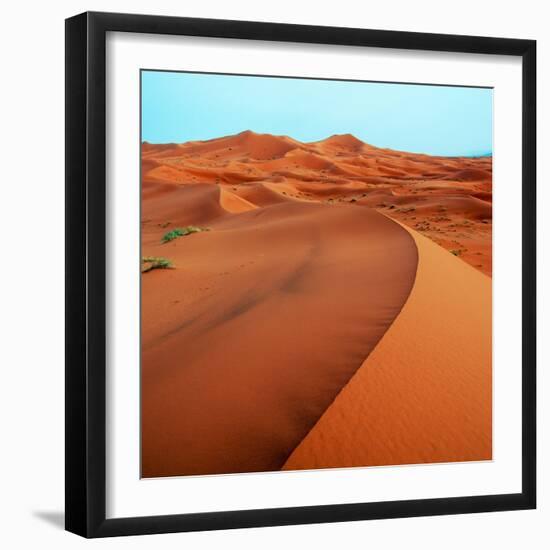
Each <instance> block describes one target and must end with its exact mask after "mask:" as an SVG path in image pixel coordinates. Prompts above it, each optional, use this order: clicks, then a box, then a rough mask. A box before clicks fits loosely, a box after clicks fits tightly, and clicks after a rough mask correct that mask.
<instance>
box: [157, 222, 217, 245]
mask: <svg viewBox="0 0 550 550" xmlns="http://www.w3.org/2000/svg"><path fill="white" fill-rule="evenodd" d="M201 231H210V229H208V228H207V227H197V226H196V225H188V226H187V227H176V228H175V229H172V231H168V233H165V234H164V235H163V237H162V242H163V243H169V242H170V241H173V240H174V239H177V238H178V237H185V235H190V234H191V233H200V232H201Z"/></svg>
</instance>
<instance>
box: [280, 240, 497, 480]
mask: <svg viewBox="0 0 550 550" xmlns="http://www.w3.org/2000/svg"><path fill="white" fill-rule="evenodd" d="M411 233H412V235H413V237H414V239H415V242H416V244H417V247H418V271H417V276H416V280H415V283H414V286H413V289H412V291H411V293H410V295H409V298H408V300H407V302H406V303H405V305H404V307H403V309H402V311H401V313H400V314H399V316H398V317H397V319H396V320H395V321H394V323H393V324H392V326H391V327H390V328H389V330H388V331H387V332H386V334H385V335H384V336H383V337H382V339H381V341H380V342H379V343H378V345H377V346H376V348H375V349H374V351H373V352H372V353H371V354H370V355H369V357H368V358H367V359H366V361H365V362H364V363H363V365H362V366H361V368H360V369H359V370H358V371H357V372H356V374H355V375H354V377H353V378H352V379H351V381H350V382H349V383H348V384H347V385H346V387H345V388H344V389H343V390H342V392H341V393H340V394H339V395H338V397H337V398H336V399H335V400H334V402H333V403H332V404H331V405H330V407H328V409H327V410H326V412H325V413H324V414H323V416H322V417H321V419H320V420H319V422H318V423H317V424H316V425H315V427H314V428H313V429H312V430H311V431H310V432H309V434H308V435H307V437H306V438H305V439H304V440H303V441H302V442H301V443H300V445H299V446H298V447H297V448H296V449H295V450H294V452H293V453H292V455H291V456H290V458H289V459H288V460H287V462H286V463H285V466H284V469H288V470H299V469H310V468H334V467H349V466H377V465H391V464H417V463H424V462H454V461H468V460H490V459H491V457H492V438H491V433H492V430H491V414H492V412H491V411H492V370H491V313H492V310H491V280H490V278H489V277H487V276H485V275H483V274H481V273H479V272H477V271H475V270H474V269H473V268H471V267H470V266H467V265H465V264H464V263H462V262H460V261H458V260H457V259H456V258H453V257H452V256H451V255H449V254H447V253H446V252H445V251H444V250H442V249H441V248H439V247H438V246H436V245H435V244H433V243H432V242H431V241H429V240H428V239H426V238H425V237H423V236H422V235H419V234H418V233H416V232H414V231H411Z"/></svg>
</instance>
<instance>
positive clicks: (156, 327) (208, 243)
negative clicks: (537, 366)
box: [141, 132, 492, 477]
mask: <svg viewBox="0 0 550 550" xmlns="http://www.w3.org/2000/svg"><path fill="white" fill-rule="evenodd" d="M491 197H492V175H491V159H490V158H477V159H470V158H443V157H429V156H426V155H414V154H409V153H401V152H396V151H390V150H385V149H378V148H376V147H372V146H370V145H367V144H365V143H363V142H361V141H360V140H358V139H357V138H355V137H354V136H351V135H341V136H332V137H331V138H328V139H326V140H323V141H320V142H316V143H300V142H298V141H296V140H293V139H291V138H289V137H285V136H283V137H280V136H271V135H258V134H254V133H253V132H243V133H241V134H238V135H236V136H228V137H224V138H220V139H215V140H210V141H206V142H191V143H186V144H165V145H151V144H147V143H144V144H143V146H142V256H151V257H155V258H156V257H161V258H167V259H168V260H170V262H171V263H172V267H173V268H172V269H155V270H151V271H148V272H147V273H144V274H143V275H142V319H141V331H142V354H141V358H142V365H141V381H142V390H141V391H142V394H141V422H142V475H143V476H144V477H159V476H177V475H196V474H221V473H237V472H255V471H273V470H279V469H304V468H306V469H309V468H317V467H334V466H337V467H343V466H365V465H379V464H404V463H413V462H442V461H453V460H481V459H487V458H490V453H491V437H490V431H491V418H490V406H491V383H490V373H491V365H490V360H491V352H490V338H491V336H490V315H491V313H490V295H491V294H490V286H491V285H490V279H489V278H488V277H486V274H489V275H490V272H491V218H492V205H491ZM392 218H393V219H392ZM396 222H399V223H396ZM186 226H196V227H198V228H199V230H200V229H208V231H199V232H195V233H192V234H189V235H186V236H181V237H179V238H176V239H174V240H171V241H170V242H168V243H165V244H162V238H163V235H164V234H165V233H167V232H169V231H171V230H174V229H175V228H183V227H186ZM422 234H423V235H424V236H425V237H427V238H428V239H429V240H428V239H424V237H422V236H421V235H422ZM426 242H427V243H429V245H430V246H425V243H426ZM434 242H435V243H437V245H439V246H437V245H436V244H434ZM430 247H431V248H430ZM434 250H435V252H434ZM449 251H450V252H452V254H450V253H449ZM419 254H420V256H419ZM464 262H466V263H464ZM467 264H470V265H467ZM437 265H441V266H443V267H442V269H440V270H439V271H438V270H437V269H430V268H429V267H430V266H432V267H433V266H437ZM427 266H428V267H427ZM417 267H418V275H417ZM439 276H441V278H442V280H435V279H434V278H437V277H439ZM418 277H421V278H422V280H421V281H419V280H418ZM461 281H462V282H464V281H468V285H470V287H471V288H472V289H474V290H473V294H471V295H469V294H468V288H470V287H464V285H463V286H462V287H461V288H462V290H463V291H464V295H463V296H462V298H461V297H460V296H461V295H460V293H457V291H456V284H455V283H457V282H461ZM431 288H434V289H437V292H439V293H440V296H439V298H437V299H435V301H434V298H433V297H431V296H430V293H431V291H430V289H431ZM445 296H453V297H457V300H454V298H453V300H451V301H450V302H449V304H447V306H448V307H450V308H452V307H455V306H456V307H455V309H453V315H454V317H453V327H455V325H456V327H458V328H459V329H460V330H459V332H457V333H456V334H457V335H458V336H459V341H460V345H458V347H457V345H456V341H455V340H456V339H455V338H454V336H453V334H454V333H453V334H451V332H453V331H454V330H455V329H454V328H453V329H451V328H449V330H446V328H445V327H446V321H445V310H444V309H440V310H438V307H439V306H438V304H439V303H443V301H444V297H445ZM442 300H443V301H442ZM487 300H488V301H487ZM453 304H454V305H453ZM447 306H446V307H447ZM478 306H479V307H480V308H482V309H483V312H481V313H480V312H479V311H476V307H478ZM472 316H473V317H472ZM480 319H481V321H480V322H479V323H478V321H479V320H480ZM480 323H481V324H480ZM456 327H455V328H456ZM460 327H461V328H460ZM438 330H439V331H440V332H439V333H438V332H437V331H438ZM455 332H456V331H455ZM434 334H435V336H434ZM445 339H446V340H445ZM439 340H441V341H446V342H448V343H449V345H450V346H451V347H452V353H451V356H450V358H448V357H447V350H446V349H445V346H443V347H442V346H441V345H440V344H439V343H438V342H439ZM401 343H402V344H403V345H401ZM390 344H391V345H390ZM480 346H481V347H480ZM480 349H481V350H482V352H480V351H479V350H480ZM430 350H431V351H430ZM434 350H435V352H434ZM480 353H481V355H480ZM461 357H462V358H464V364H462V363H461ZM371 358H372V359H371ZM448 359H449V361H447V360H448ZM441 362H443V363H445V362H448V363H449V365H454V367H452V368H451V367H449V370H446V371H442V370H441V369H439V368H438V365H439V364H440V363H441ZM371 367H372V368H374V369H376V373H374V371H372V372H370V369H371ZM456 388H459V389H460V392H461V395H460V396H458V397H457V393H456ZM409 390H410V392H409ZM419 403H429V404H430V408H429V410H430V413H429V415H428V416H426V411H427V410H428V408H427V407H422V406H421V407H418V404H419ZM472 403H473V406H472ZM401 405H402V406H401ZM404 427H405V428H404ZM404 429H405V431H403V430H404ZM407 434H408V435H407Z"/></svg>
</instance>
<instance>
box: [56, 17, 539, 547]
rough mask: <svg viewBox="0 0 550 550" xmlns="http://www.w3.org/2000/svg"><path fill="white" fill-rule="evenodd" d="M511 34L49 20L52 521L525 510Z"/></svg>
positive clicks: (530, 142)
mask: <svg viewBox="0 0 550 550" xmlns="http://www.w3.org/2000/svg"><path fill="white" fill-rule="evenodd" d="M535 56H536V45H535V42H534V41H531V40H515V39H514V40H512V39H505V38H486V37H472V36H449V35H435V34H419V33H410V32H396V31H379V30H364V29H350V28H331V27H313V26H302V25H287V24H271V23H253V22H244V21H221V20H206V19H188V18H176V17H156V16H144V15H124V14H111V13H85V14H81V15H78V16H75V17H73V18H70V19H68V20H67V21H66V197H67V202H66V204H67V208H66V249H67V263H66V266H67V286H66V304H67V315H66V321H67V322H66V326H67V329H66V346H67V347H66V352H67V353H66V358H67V359H66V528H67V529H68V530H69V531H72V532H74V533H77V534H79V535H82V536H85V537H106V536H115V535H130V534H152V533H164V532H175V531H195V530H211V529H230V528H243V527H259V526H272V525H288V524H298V523H318V522H337V521H354V520H366V519H380V518H400V517H410V516H424V515H438V514H457V513H473V512H489V511H500V510H520V509H529V508H534V507H535V470H536V468H535V456H536V452H535V395H536V394H535V360H536V351H535V347H536V346H535V225H536V224H535V150H536V147H535V137H536V132H535V65H536V63H535Z"/></svg>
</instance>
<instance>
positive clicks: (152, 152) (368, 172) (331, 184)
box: [142, 131, 492, 275]
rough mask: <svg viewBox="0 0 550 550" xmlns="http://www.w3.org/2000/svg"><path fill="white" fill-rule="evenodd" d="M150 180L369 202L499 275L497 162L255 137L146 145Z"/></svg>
mask: <svg viewBox="0 0 550 550" xmlns="http://www.w3.org/2000/svg"><path fill="white" fill-rule="evenodd" d="M142 178H143V181H144V182H171V183H180V184H189V183H215V184H219V185H221V186H228V187H231V186H234V187H236V188H235V189H234V190H233V191H234V192H235V193H237V194H238V195H240V196H242V197H243V198H245V199H247V200H249V199H248V198H247V197H250V195H251V193H252V194H254V192H256V193H261V194H262V197H263V198H261V199H260V202H259V203H258V204H259V205H260V206H264V205H265V204H267V203H266V202H265V201H276V200H278V198H277V196H276V195H274V194H273V193H270V194H268V193H266V192H265V189H268V190H269V191H274V192H275V193H278V194H279V195H283V197H285V196H286V197H287V198H295V199H300V200H310V201H324V202H329V203H330V202H357V203H359V204H365V205H367V206H370V207H371V208H375V209H377V210H379V211H380V212H382V213H384V214H385V215H387V216H390V217H391V218H394V219H396V220H398V221H400V222H402V223H404V224H405V225H407V226H409V227H411V228H412V229H415V230H416V231H418V232H421V233H422V234H424V235H425V236H427V237H428V238H430V239H432V240H433V241H435V242H436V243H437V244H439V245H440V246H442V247H443V248H445V249H447V250H448V251H452V252H453V254H455V255H456V256H458V257H460V259H462V260H463V261H465V262H466V263H468V264H470V265H472V266H474V267H475V268H476V269H478V270H479V271H481V272H482V273H485V274H486V275H491V270H492V251H491V247H492V158H491V157H490V156H483V157H434V156H429V155H422V154H414V153H406V152H401V151H392V150H390V149H380V148H377V147H374V146H371V145H368V144H366V143H363V142H362V141H360V140H359V139H357V138H356V137H354V136H352V135H350V134H344V135H335V136H331V137H329V138H327V139H325V140H322V141H318V142H314V143H301V142H299V141H297V140H294V139H292V138H290V137H288V136H272V135H269V134H256V133H254V132H250V131H246V132H242V133H240V134H237V135H235V136H227V137H223V138H218V139H212V140H209V141H200V142H188V143H184V144H181V145H177V144H167V145H152V144H148V143H144V144H143V146H142ZM251 188H252V189H251ZM268 196H269V197H270V198H268ZM251 202H253V203H254V200H252V201H251Z"/></svg>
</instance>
